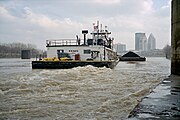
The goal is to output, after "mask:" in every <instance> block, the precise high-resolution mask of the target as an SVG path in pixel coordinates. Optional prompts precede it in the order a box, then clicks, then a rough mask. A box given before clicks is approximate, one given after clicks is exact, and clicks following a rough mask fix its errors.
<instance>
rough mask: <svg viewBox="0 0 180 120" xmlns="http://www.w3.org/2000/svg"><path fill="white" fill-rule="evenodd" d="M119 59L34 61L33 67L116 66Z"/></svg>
mask: <svg viewBox="0 0 180 120" xmlns="http://www.w3.org/2000/svg"><path fill="white" fill-rule="evenodd" d="M118 62H119V61H118V60H117V61H32V69H70V68H74V67H79V66H81V67H82V66H87V65H92V66H94V67H107V68H111V69H112V68H114V67H115V66H116V65H117V63H118Z"/></svg>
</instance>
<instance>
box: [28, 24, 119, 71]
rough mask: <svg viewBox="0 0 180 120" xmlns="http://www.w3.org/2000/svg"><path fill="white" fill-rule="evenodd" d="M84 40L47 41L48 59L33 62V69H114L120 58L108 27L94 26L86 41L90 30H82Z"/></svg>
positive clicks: (77, 38) (77, 37)
mask: <svg viewBox="0 0 180 120" xmlns="http://www.w3.org/2000/svg"><path fill="white" fill-rule="evenodd" d="M82 34H83V40H81V39H80V38H79V36H77V35H76V39H51V40H46V47H47V58H43V59H39V60H35V61H32V68H33V69H68V68H73V67H78V66H87V65H92V66H95V67H107V68H114V67H115V66H116V65H117V64H118V62H119V57H118V55H117V53H116V52H115V51H114V50H113V40H114V38H111V37H109V35H110V34H111V32H110V31H108V30H107V26H105V28H104V29H103V28H102V24H101V25H100V26H99V22H97V24H93V31H92V32H91V33H90V34H91V38H88V39H86V35H87V34H88V30H82Z"/></svg>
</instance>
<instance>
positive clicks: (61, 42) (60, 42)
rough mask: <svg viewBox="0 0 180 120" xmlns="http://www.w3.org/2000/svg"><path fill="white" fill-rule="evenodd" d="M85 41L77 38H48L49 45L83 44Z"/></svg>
mask: <svg viewBox="0 0 180 120" xmlns="http://www.w3.org/2000/svg"><path fill="white" fill-rule="evenodd" d="M82 44H83V41H82V40H80V41H78V40H77V39H56V40H46V45H47V46H61V45H82Z"/></svg>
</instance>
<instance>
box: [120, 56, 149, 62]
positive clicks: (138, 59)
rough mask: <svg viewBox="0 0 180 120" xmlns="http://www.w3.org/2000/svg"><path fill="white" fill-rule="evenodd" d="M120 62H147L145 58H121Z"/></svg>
mask: <svg viewBox="0 0 180 120" xmlns="http://www.w3.org/2000/svg"><path fill="white" fill-rule="evenodd" d="M120 61H146V58H145V57H121V58H120Z"/></svg>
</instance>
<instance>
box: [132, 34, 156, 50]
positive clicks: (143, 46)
mask: <svg viewBox="0 0 180 120" xmlns="http://www.w3.org/2000/svg"><path fill="white" fill-rule="evenodd" d="M154 49H156V38H155V37H154V35H153V34H152V33H151V34H150V35H149V37H148V39H147V37H146V33H135V50H137V51H149V50H154Z"/></svg>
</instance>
